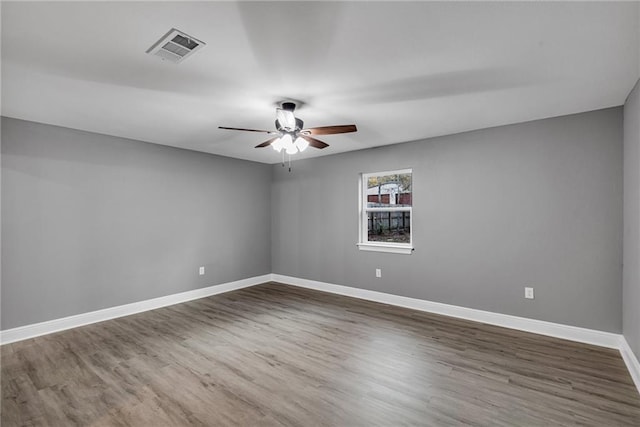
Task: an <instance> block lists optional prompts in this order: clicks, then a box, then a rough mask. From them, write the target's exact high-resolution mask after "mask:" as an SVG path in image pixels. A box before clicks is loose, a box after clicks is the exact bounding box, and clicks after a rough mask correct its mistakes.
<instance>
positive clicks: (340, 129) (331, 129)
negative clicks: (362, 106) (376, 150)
mask: <svg viewBox="0 0 640 427" xmlns="http://www.w3.org/2000/svg"><path fill="white" fill-rule="evenodd" d="M357 131H358V129H357V128H356V125H338V126H321V127H317V128H309V129H303V130H302V131H301V132H308V135H334V134H336V133H349V132H357Z"/></svg>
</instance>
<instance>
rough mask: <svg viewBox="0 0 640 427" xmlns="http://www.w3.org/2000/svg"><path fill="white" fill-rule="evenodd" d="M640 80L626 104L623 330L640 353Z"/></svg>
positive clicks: (636, 352)
mask: <svg viewBox="0 0 640 427" xmlns="http://www.w3.org/2000/svg"><path fill="white" fill-rule="evenodd" d="M639 264H640V81H639V82H638V83H636V86H635V88H634V89H633V91H632V92H631V94H630V95H629V97H628V98H627V102H626V103H625V105H624V269H623V285H622V294H623V297H624V298H623V305H622V313H623V334H624V336H625V338H626V339H627V342H628V343H629V346H630V347H631V349H632V350H633V352H634V353H635V354H636V357H640V265H639Z"/></svg>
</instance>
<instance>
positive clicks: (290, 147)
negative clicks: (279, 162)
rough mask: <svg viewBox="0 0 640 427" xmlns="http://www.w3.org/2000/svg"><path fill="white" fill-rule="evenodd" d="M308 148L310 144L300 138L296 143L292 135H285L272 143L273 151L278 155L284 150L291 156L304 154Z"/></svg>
mask: <svg viewBox="0 0 640 427" xmlns="http://www.w3.org/2000/svg"><path fill="white" fill-rule="evenodd" d="M308 146H309V143H308V142H307V141H306V140H304V139H302V138H300V137H297V138H296V140H295V142H294V141H293V137H292V136H291V134H290V133H285V134H284V135H282V136H281V137H280V138H278V139H276V140H275V141H274V142H273V143H271V147H273V149H274V150H276V151H277V152H278V153H279V152H281V151H282V150H284V151H285V152H286V153H287V154H289V155H293V154H296V153H302V152H303V151H304V150H306V149H307V147H308Z"/></svg>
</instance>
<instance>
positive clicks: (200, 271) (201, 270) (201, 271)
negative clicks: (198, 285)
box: [199, 267, 204, 276]
mask: <svg viewBox="0 0 640 427" xmlns="http://www.w3.org/2000/svg"><path fill="white" fill-rule="evenodd" d="M199 273H200V275H201V276H204V267H200V270H199Z"/></svg>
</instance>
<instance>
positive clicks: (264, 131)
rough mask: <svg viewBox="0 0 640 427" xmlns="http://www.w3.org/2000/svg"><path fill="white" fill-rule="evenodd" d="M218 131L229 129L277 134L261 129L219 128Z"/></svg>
mask: <svg viewBox="0 0 640 427" xmlns="http://www.w3.org/2000/svg"><path fill="white" fill-rule="evenodd" d="M218 129H227V130H243V131H247V132H261V133H276V132H274V131H272V130H260V129H245V128H228V127H224V126H218Z"/></svg>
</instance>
